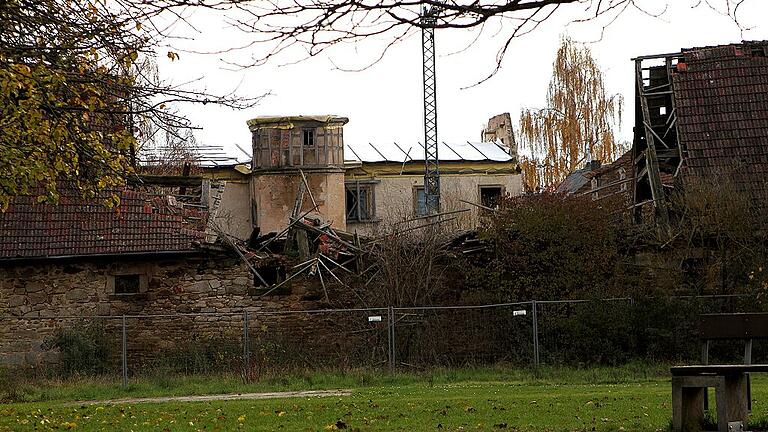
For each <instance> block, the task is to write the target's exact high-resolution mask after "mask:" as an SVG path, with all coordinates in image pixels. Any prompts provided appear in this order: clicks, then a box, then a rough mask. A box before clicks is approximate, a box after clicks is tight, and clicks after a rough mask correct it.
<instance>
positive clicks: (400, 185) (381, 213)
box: [345, 142, 522, 235]
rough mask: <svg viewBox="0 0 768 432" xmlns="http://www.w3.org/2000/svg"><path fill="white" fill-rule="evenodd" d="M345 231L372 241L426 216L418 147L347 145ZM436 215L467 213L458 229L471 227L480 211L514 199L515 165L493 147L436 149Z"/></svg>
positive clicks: (421, 157)
mask: <svg viewBox="0 0 768 432" xmlns="http://www.w3.org/2000/svg"><path fill="white" fill-rule="evenodd" d="M345 150H346V153H345V157H346V158H347V173H346V180H345V181H346V212H347V214H346V217H347V229H348V230H350V231H356V232H359V233H360V234H363V235H374V234H375V233H376V232H377V231H380V230H381V229H383V228H385V227H387V226H388V225H389V226H391V224H394V223H398V222H401V221H404V220H407V219H412V218H415V217H419V216H424V215H426V211H427V209H426V202H425V198H424V147H422V146H421V144H419V143H415V144H410V145H403V144H397V143H392V144H389V145H387V144H375V145H374V144H370V143H368V144H347V146H346V148H345ZM438 154H439V155H440V188H441V191H440V195H441V203H442V208H441V210H442V211H456V210H461V209H467V211H466V212H464V213H462V214H460V215H459V216H458V219H459V223H460V225H461V226H462V227H464V228H472V227H474V226H475V225H476V222H477V220H478V216H479V213H480V211H481V207H478V206H477V205H473V204H479V205H481V206H485V207H494V206H495V205H496V203H497V202H498V199H499V198H500V197H501V196H503V195H506V194H511V195H519V194H520V193H521V192H522V182H521V176H520V170H519V168H518V165H517V160H516V159H515V158H514V157H513V156H511V155H510V149H509V148H508V147H505V146H504V145H502V144H501V143H499V142H479V143H478V142H475V143H471V142H465V143H450V144H449V143H445V142H443V143H440V144H439V153H438Z"/></svg>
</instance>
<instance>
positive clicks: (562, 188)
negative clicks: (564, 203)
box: [555, 168, 591, 195]
mask: <svg viewBox="0 0 768 432" xmlns="http://www.w3.org/2000/svg"><path fill="white" fill-rule="evenodd" d="M590 172H591V171H590V169H589V168H581V169H577V170H576V171H574V172H572V173H570V174H568V177H566V178H565V179H564V180H563V181H562V182H560V184H559V185H557V187H556V188H555V192H556V193H564V194H568V195H570V194H574V193H576V192H578V191H579V190H581V189H582V188H583V187H585V186H586V185H588V184H589V177H588V174H589V173H590Z"/></svg>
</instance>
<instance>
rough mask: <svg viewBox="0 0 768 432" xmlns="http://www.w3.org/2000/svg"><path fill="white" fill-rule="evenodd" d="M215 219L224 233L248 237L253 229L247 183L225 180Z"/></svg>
mask: <svg viewBox="0 0 768 432" xmlns="http://www.w3.org/2000/svg"><path fill="white" fill-rule="evenodd" d="M215 221H216V225H217V226H218V227H219V228H221V230H223V231H224V232H225V233H227V234H229V235H231V236H234V237H236V238H239V239H243V240H247V239H248V237H249V236H250V235H251V231H252V230H253V225H252V223H251V191H250V186H249V184H248V183H236V182H232V181H227V182H226V184H225V185H224V192H223V193H222V195H221V204H220V205H219V209H218V211H217V213H216V219H215Z"/></svg>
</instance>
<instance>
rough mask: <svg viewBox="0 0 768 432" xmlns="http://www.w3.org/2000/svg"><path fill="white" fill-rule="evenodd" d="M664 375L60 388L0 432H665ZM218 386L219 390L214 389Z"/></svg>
mask: <svg viewBox="0 0 768 432" xmlns="http://www.w3.org/2000/svg"><path fill="white" fill-rule="evenodd" d="M665 370H666V368H664V367H651V368H649V367H632V366H630V367H627V368H619V369H607V368H606V369H589V370H573V369H541V370H537V371H530V370H504V369H500V368H499V369H484V370H472V371H438V372H436V373H433V374H420V375H395V376H388V375H375V374H374V375H364V374H357V375H356V374H350V375H344V376H342V375H333V374H319V375H316V376H312V375H304V376H302V377H295V378H289V379H284V380H283V381H282V382H271V381H269V380H266V381H265V382H262V383H260V384H253V385H249V386H246V385H244V384H239V383H232V385H234V387H233V388H232V389H230V390H234V391H254V390H255V391H260V390H283V389H291V390H296V389H307V388H326V389H332V388H353V389H354V390H353V394H352V396H349V397H332V398H290V399H273V400H258V401H217V402H194V403H179V402H170V403H156V404H155V403H152V404H134V405H90V406H83V405H72V404H71V401H72V400H73V399H80V398H79V397H75V398H72V397H71V396H73V395H78V394H100V395H104V394H105V393H104V390H103V389H99V388H98V386H97V385H96V384H94V383H90V384H89V383H87V382H85V381H81V382H79V383H78V384H70V385H69V386H67V385H65V384H60V385H59V388H58V389H57V390H55V391H54V392H53V393H47V396H48V399H49V400H48V401H44V402H25V403H14V404H5V405H0V431H5V430H8V431H16V430H51V429H52V430H65V429H72V430H86V431H89V430H110V431H111V430H125V431H129V430H133V431H139V430H158V431H162V430H167V431H197V430H201V431H217V430H218V431H225V430H248V431H274V430H278V431H279V430H285V431H305V430H306V431H324V430H336V429H346V430H361V431H389V430H395V431H422V430H435V431H438V430H450V431H458V430H465V431H469V430H473V431H474V430H487V431H493V430H516V431H592V430H595V431H618V430H622V428H623V430H626V431H656V430H667V428H668V425H669V419H670V417H671V408H670V406H671V405H670V401H671V396H670V393H671V390H670V384H669V380H668V378H667V377H666V375H665V373H664V371H665ZM209 381H210V383H209V385H208V387H209V390H211V389H213V390H224V391H230V390H225V389H224V387H226V385H225V384H222V383H226V382H225V381H223V380H222V379H213V378H211V379H209ZM191 382H193V381H184V380H180V381H179V382H178V385H177V386H174V385H173V383H170V384H169V383H168V382H166V383H165V384H164V385H163V386H157V387H153V386H152V384H151V383H149V382H147V383H145V384H143V385H144V386H145V388H144V391H138V390H137V389H140V387H141V385H140V384H136V386H137V387H135V388H134V389H133V390H132V389H130V388H129V389H124V390H122V392H123V393H120V394H112V395H110V396H109V397H115V396H116V397H124V396H148V395H153V394H155V395H156V394H166V395H167V394H180V393H185V394H186V393H189V392H187V391H185V390H189V389H190V388H195V386H194V385H192V384H191ZM216 382H218V383H219V385H218V386H213V383H216ZM185 383H186V384H185ZM197 385H198V386H199V387H198V388H197V389H198V390H205V387H206V386H205V385H203V384H200V383H198V384H197ZM89 386H91V387H90V390H88V388H89ZM185 386H186V389H185ZM235 387H236V388H235ZM107 393H109V392H107ZM192 393H197V394H199V393H200V392H199V391H198V392H194V391H193V392H192ZM203 393H205V391H203ZM38 395H40V393H38ZM51 396H56V397H51ZM753 398H754V399H755V402H754V405H753V416H754V417H756V418H758V419H764V418H767V417H768V403H766V401H768V377H765V378H764V377H761V376H759V375H758V376H755V378H754V379H753ZM89 399H90V398H89Z"/></svg>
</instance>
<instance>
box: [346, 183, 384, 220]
mask: <svg viewBox="0 0 768 432" xmlns="http://www.w3.org/2000/svg"><path fill="white" fill-rule="evenodd" d="M377 183H379V182H378V181H375V180H368V181H366V180H355V181H348V182H344V198H345V201H344V210H345V214H346V217H347V222H374V221H376V194H375V190H374V186H375V185H376V184H377ZM349 192H351V194H352V195H353V196H354V197H355V203H354V206H355V208H354V209H351V210H350V209H349V208H348V206H347V204H348V203H347V202H346V197H347V196H348V193H349ZM361 192H363V193H365V194H366V195H367V198H368V199H367V201H366V203H365V204H364V205H365V207H366V208H365V209H363V208H361V203H360V193H361ZM361 210H365V214H364V213H363V212H362V211H361ZM361 215H363V216H362V217H361Z"/></svg>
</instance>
